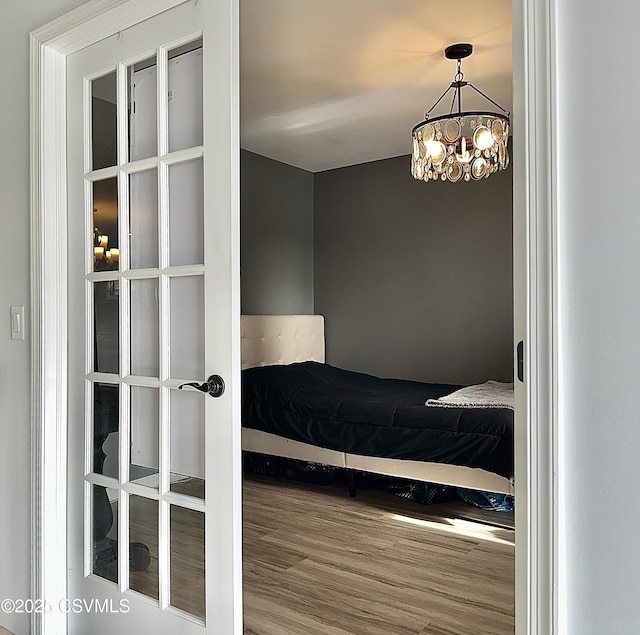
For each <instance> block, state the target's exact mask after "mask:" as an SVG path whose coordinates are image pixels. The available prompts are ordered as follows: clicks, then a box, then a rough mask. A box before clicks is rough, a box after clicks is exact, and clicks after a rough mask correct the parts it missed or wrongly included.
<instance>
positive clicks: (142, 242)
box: [129, 170, 158, 269]
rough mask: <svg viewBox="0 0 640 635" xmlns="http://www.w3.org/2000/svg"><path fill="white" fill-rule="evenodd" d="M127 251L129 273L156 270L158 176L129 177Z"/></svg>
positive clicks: (152, 173)
mask: <svg viewBox="0 0 640 635" xmlns="http://www.w3.org/2000/svg"><path fill="white" fill-rule="evenodd" d="M129 250H130V259H131V268H132V269H144V268H147V267H157V266H158V172H157V170H146V171H144V172H136V173H134V174H132V175H131V176H130V177H129Z"/></svg>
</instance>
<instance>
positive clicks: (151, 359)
mask: <svg viewBox="0 0 640 635" xmlns="http://www.w3.org/2000/svg"><path fill="white" fill-rule="evenodd" d="M130 304H131V374H132V375H144V376H147V377H157V376H158V373H159V364H160V362H159V352H158V351H159V344H158V337H159V330H158V329H159V326H158V320H159V318H158V280H157V278H154V279H150V280H131V300H130Z"/></svg>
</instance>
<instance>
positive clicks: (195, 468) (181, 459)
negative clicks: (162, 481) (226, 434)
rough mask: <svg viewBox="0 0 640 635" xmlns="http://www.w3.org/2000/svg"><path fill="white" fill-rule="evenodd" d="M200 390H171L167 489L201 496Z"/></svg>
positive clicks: (202, 402)
mask: <svg viewBox="0 0 640 635" xmlns="http://www.w3.org/2000/svg"><path fill="white" fill-rule="evenodd" d="M205 398H207V397H206V396H205V395H204V394H203V393H201V392H192V391H190V390H189V391H186V390H185V391H181V390H172V391H171V418H170V422H169V425H170V429H171V438H170V447H171V464H170V466H169V469H170V473H171V491H172V492H178V493H180V494H186V495H187V496H193V497H194V498H204V405H205Z"/></svg>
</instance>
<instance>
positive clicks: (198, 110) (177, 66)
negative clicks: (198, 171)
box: [168, 40, 202, 152]
mask: <svg viewBox="0 0 640 635" xmlns="http://www.w3.org/2000/svg"><path fill="white" fill-rule="evenodd" d="M168 79H169V95H168V102H169V103H168V111H169V152H174V151H175V150H183V149H184V148H193V147H195V146H199V145H202V40H198V41H197V42H194V43H192V44H188V45H186V46H181V47H180V48H178V49H174V50H172V51H169V78H168Z"/></svg>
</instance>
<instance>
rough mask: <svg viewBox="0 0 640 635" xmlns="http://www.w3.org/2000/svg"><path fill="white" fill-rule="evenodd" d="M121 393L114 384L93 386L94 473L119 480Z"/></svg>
mask: <svg viewBox="0 0 640 635" xmlns="http://www.w3.org/2000/svg"><path fill="white" fill-rule="evenodd" d="M119 434H120V392H119V388H118V386H117V385H114V384H94V385H93V472H94V473H95V474H104V475H106V476H111V477H112V478H115V479H117V478H118V474H119V472H118V469H119V465H120V463H119V458H118V457H119V452H118V438H119Z"/></svg>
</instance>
